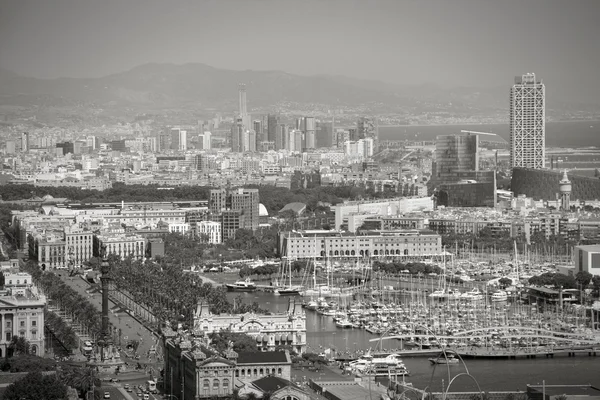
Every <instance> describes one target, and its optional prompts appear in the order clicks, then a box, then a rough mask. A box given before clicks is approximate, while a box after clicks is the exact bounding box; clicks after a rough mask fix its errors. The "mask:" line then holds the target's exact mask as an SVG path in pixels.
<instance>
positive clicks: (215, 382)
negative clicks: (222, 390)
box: [213, 379, 221, 391]
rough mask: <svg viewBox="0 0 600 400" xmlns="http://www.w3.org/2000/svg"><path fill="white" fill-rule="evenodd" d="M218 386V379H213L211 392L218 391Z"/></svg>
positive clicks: (219, 384)
mask: <svg viewBox="0 0 600 400" xmlns="http://www.w3.org/2000/svg"><path fill="white" fill-rule="evenodd" d="M220 386H221V383H220V382H219V380H218V379H214V380H213V390H216V391H218V390H219V387H220Z"/></svg>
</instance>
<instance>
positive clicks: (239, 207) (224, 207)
mask: <svg viewBox="0 0 600 400" xmlns="http://www.w3.org/2000/svg"><path fill="white" fill-rule="evenodd" d="M208 208H209V209H210V212H211V214H212V215H213V220H217V221H220V222H221V223H222V229H221V232H222V234H223V240H226V239H228V238H229V237H232V234H233V233H234V232H235V230H237V229H252V230H256V229H258V212H259V194H258V189H245V188H240V189H235V190H225V189H213V190H211V191H210V198H209V202H208Z"/></svg>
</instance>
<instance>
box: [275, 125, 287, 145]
mask: <svg viewBox="0 0 600 400" xmlns="http://www.w3.org/2000/svg"><path fill="white" fill-rule="evenodd" d="M289 143H290V137H289V130H288V126H287V125H286V124H279V126H278V127H277V129H276V136H275V150H283V149H286V150H287V149H289Z"/></svg>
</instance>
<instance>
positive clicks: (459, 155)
mask: <svg viewBox="0 0 600 400" xmlns="http://www.w3.org/2000/svg"><path fill="white" fill-rule="evenodd" d="M478 152H479V137H478V136H477V135H466V136H463V135H445V136H438V137H437V138H436V142H435V162H433V163H432V176H431V181H430V182H429V183H428V189H429V190H431V191H433V190H434V189H437V197H436V198H437V201H438V205H443V206H447V207H483V206H487V207H495V206H496V171H495V170H489V171H480V170H479V155H478Z"/></svg>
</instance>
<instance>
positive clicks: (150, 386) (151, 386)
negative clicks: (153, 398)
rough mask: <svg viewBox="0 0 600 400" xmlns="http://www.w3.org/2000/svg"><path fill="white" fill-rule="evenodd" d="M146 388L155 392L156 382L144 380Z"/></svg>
mask: <svg viewBox="0 0 600 400" xmlns="http://www.w3.org/2000/svg"><path fill="white" fill-rule="evenodd" d="M146 389H148V391H149V392H150V393H157V390H156V382H155V381H148V382H146Z"/></svg>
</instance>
